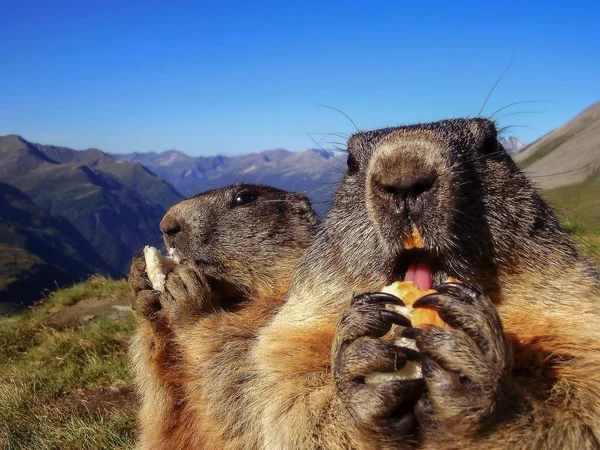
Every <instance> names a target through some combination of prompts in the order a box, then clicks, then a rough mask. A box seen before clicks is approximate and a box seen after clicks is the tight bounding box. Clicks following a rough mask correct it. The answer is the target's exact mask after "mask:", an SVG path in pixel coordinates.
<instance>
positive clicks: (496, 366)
mask: <svg viewBox="0 0 600 450" xmlns="http://www.w3.org/2000/svg"><path fill="white" fill-rule="evenodd" d="M436 290H437V291H438V293H437V294H432V295H428V296H426V297H423V298H422V299H420V300H418V301H417V302H415V305H414V306H415V307H418V306H426V307H436V308H437V310H438V313H439V314H440V317H441V318H442V319H443V320H444V322H446V323H448V324H450V325H451V326H452V327H453V329H451V330H446V329H441V328H438V327H433V326H431V327H428V328H426V329H416V328H408V329H406V330H405V332H404V334H405V336H407V337H411V338H415V339H416V342H417V346H418V348H419V350H420V351H421V360H422V370H423V377H424V379H425V382H426V384H427V390H428V395H427V397H423V398H422V399H421V400H420V401H419V405H418V406H417V408H416V409H415V411H416V413H417V417H418V420H419V422H420V423H421V424H422V425H423V426H425V427H427V426H428V424H429V425H431V424H433V423H436V426H441V427H448V428H461V429H464V430H469V431H473V430H477V429H478V428H479V427H481V426H482V425H484V424H485V423H489V422H490V421H492V420H493V419H494V415H495V413H500V412H501V410H502V409H503V407H504V406H505V405H504V403H505V402H506V394H507V392H506V390H505V388H506V386H507V385H508V374H509V371H510V364H511V352H510V347H509V344H508V340H507V338H506V336H505V334H504V331H503V329H502V323H501V321H500V317H499V315H498V312H497V311H496V308H495V307H494V305H493V303H492V302H491V300H490V299H489V298H488V297H487V296H486V295H485V294H483V293H481V292H479V291H478V290H476V289H474V288H472V287H469V286H467V285H464V284H454V283H448V284H442V285H440V286H438V287H436ZM456 431H459V430H456Z"/></svg>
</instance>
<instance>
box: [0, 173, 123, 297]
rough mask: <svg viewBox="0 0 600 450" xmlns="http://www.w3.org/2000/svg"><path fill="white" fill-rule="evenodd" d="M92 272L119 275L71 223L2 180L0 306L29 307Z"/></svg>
mask: <svg viewBox="0 0 600 450" xmlns="http://www.w3.org/2000/svg"><path fill="white" fill-rule="evenodd" d="M94 273H102V274H111V275H116V272H115V271H114V270H112V269H111V268H110V267H109V266H108V264H106V263H105V262H104V261H103V260H102V258H101V257H100V255H99V254H98V253H97V252H96V251H95V250H94V248H93V247H92V246H91V245H90V244H89V242H87V240H86V239H85V238H84V237H83V236H82V235H81V234H80V233H79V231H77V229H76V228H75V227H74V226H73V225H72V224H71V223H70V222H69V221H68V220H66V219H64V218H62V217H56V216H52V215H50V214H48V213H47V212H46V211H44V210H43V209H42V208H40V207H38V206H36V205H35V204H34V203H33V202H32V201H31V199H30V198H29V197H28V196H27V195H25V194H24V193H23V192H21V191H20V190H18V189H17V188H15V187H13V186H10V185H8V184H5V183H2V182H0V305H4V307H5V308H6V307H7V305H8V304H11V305H15V306H17V305H23V304H28V303H30V302H31V301H32V300H34V299H38V298H40V297H41V292H42V291H43V290H44V289H47V288H55V287H57V286H64V285H66V284H70V283H72V282H74V281H78V280H82V279H85V278H87V277H88V276H90V275H91V274H94Z"/></svg>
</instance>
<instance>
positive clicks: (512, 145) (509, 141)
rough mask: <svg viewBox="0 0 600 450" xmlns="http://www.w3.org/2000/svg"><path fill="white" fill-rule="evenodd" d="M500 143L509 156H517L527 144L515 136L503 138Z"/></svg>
mask: <svg viewBox="0 0 600 450" xmlns="http://www.w3.org/2000/svg"><path fill="white" fill-rule="evenodd" d="M498 141H500V143H501V144H502V147H504V148H505V149H506V151H507V152H508V153H509V155H515V154H516V153H518V152H519V151H520V150H521V149H523V148H524V147H525V144H523V143H522V142H521V140H520V139H519V138H518V137H515V136H501V137H500V138H499V139H498Z"/></svg>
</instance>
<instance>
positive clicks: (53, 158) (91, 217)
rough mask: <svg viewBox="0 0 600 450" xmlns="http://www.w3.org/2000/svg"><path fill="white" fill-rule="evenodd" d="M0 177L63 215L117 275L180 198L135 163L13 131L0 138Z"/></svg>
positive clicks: (152, 238)
mask: <svg viewBox="0 0 600 450" xmlns="http://www.w3.org/2000/svg"><path fill="white" fill-rule="evenodd" d="M0 177H1V179H2V180H3V181H4V182H6V183H8V184H11V185H13V186H15V187H16V188H18V189H19V190H21V191H22V192H24V193H25V194H26V195H27V196H28V197H29V198H30V199H31V200H32V201H33V202H34V203H35V204H36V205H37V206H39V207H40V208H42V209H43V210H45V211H46V212H48V213H49V214H52V215H54V216H62V217H64V218H66V219H67V220H68V221H69V222H70V223H71V224H72V225H74V227H75V228H76V229H77V230H78V231H79V232H80V233H81V234H82V235H83V236H84V237H85V239H86V240H87V241H88V242H89V243H90V244H91V246H92V247H93V248H94V249H95V251H96V252H97V253H98V254H99V255H100V257H101V258H102V260H103V261H105V263H107V265H108V266H109V267H110V268H111V269H112V271H113V272H114V273H122V274H123V273H126V271H127V268H128V266H129V261H130V260H131V254H132V253H133V252H134V251H136V250H139V249H141V248H142V247H143V246H144V245H145V244H155V245H160V232H159V229H158V223H159V221H160V219H161V218H162V216H163V215H164V212H165V210H166V209H167V208H168V207H169V206H170V205H172V204H174V203H176V202H177V201H179V200H181V199H182V198H183V197H182V196H181V194H179V193H178V192H177V191H176V190H175V189H174V188H173V187H172V186H170V185H169V184H168V183H166V182H165V181H164V180H162V179H161V178H159V177H158V176H156V175H155V174H153V173H152V172H150V171H149V170H148V169H147V168H145V167H143V166H142V165H141V164H138V163H129V162H125V161H121V160H118V159H115V158H113V157H111V156H110V155H107V154H105V153H103V152H101V151H99V150H86V151H81V152H80V151H75V150H72V149H68V148H63V147H52V146H45V145H39V144H33V143H30V142H28V141H26V140H25V139H23V138H22V137H20V136H15V135H10V136H4V137H0Z"/></svg>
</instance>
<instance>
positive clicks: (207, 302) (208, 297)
mask: <svg viewBox="0 0 600 450" xmlns="http://www.w3.org/2000/svg"><path fill="white" fill-rule="evenodd" d="M212 295H213V293H212V292H211V288H210V286H209V284H208V282H207V281H206V278H205V277H204V274H203V273H202V272H201V271H200V270H199V269H198V267H196V266H195V265H193V264H186V263H181V264H178V265H177V266H175V267H174V268H173V270H171V271H170V272H169V273H168V274H167V278H166V281H165V289H164V292H163V295H162V298H161V303H162V306H163V308H164V310H165V313H166V315H167V317H168V321H169V323H170V324H171V325H182V324H190V323H193V322H195V321H196V320H197V319H198V317H200V316H202V315H203V314H207V313H210V312H211V311H213V310H214V305H213V298H212Z"/></svg>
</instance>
